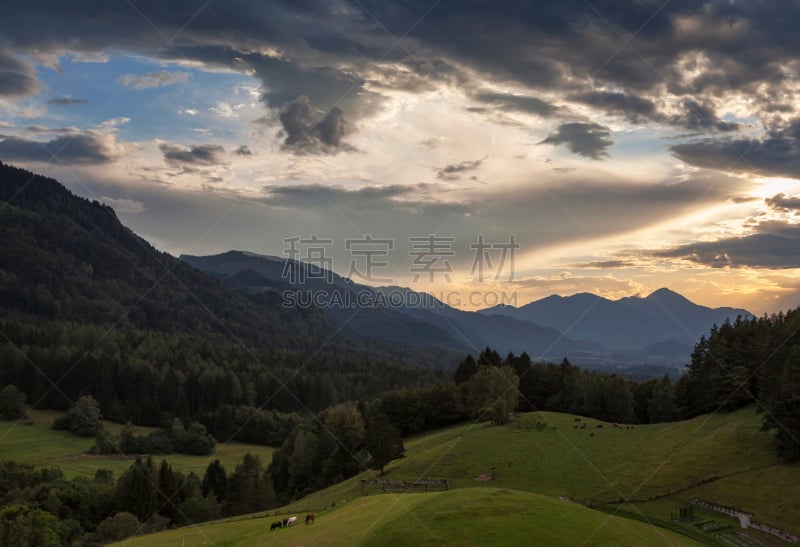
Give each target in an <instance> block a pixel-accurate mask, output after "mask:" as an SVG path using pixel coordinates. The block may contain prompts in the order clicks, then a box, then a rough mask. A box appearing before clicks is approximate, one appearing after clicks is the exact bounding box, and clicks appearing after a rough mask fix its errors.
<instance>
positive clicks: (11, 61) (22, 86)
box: [0, 49, 39, 97]
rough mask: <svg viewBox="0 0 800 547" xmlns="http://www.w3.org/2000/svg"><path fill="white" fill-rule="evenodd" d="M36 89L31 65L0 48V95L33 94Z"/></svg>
mask: <svg viewBox="0 0 800 547" xmlns="http://www.w3.org/2000/svg"><path fill="white" fill-rule="evenodd" d="M38 90H39V84H38V82H37V81H36V69H34V67H33V65H31V64H30V63H28V62H25V61H22V60H21V59H19V58H17V57H15V56H14V55H12V54H11V53H9V52H8V51H5V50H3V49H0V97H2V96H10V97H13V96H18V95H33V94H34V93H36V92H37V91H38Z"/></svg>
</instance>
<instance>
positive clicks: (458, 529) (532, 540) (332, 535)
mask: <svg viewBox="0 0 800 547" xmlns="http://www.w3.org/2000/svg"><path fill="white" fill-rule="evenodd" d="M316 516H317V519H316V522H315V524H313V525H309V526H304V525H303V524H302V522H301V523H300V524H299V525H298V526H295V527H291V528H288V529H281V530H275V531H273V532H270V531H269V525H270V523H271V522H273V521H274V520H277V518H278V517H274V516H273V517H269V516H267V517H262V518H254V519H247V520H240V521H232V522H220V523H212V524H208V525H204V526H195V527H190V528H183V529H177V530H171V531H168V532H162V533H160V534H154V535H150V536H142V537H138V538H133V539H130V540H128V541H126V542H121V543H119V544H117V545H120V546H121V545H126V546H129V547H138V546H148V547H149V546H154V547H161V546H173V545H174V546H181V547H183V546H192V545H217V546H220V547H222V546H224V547H239V546H241V547H244V546H250V545H297V546H300V545H326V546H331V547H335V546H355V545H364V546H376V547H380V546H384V545H415V546H426V545H429V546H439V545H486V546H491V545H498V546H499V545H503V546H505V545H653V546H655V545H675V546H680V545H698V544H699V543H697V542H695V541H693V540H691V539H690V538H687V537H684V536H680V535H678V534H675V533H673V532H670V531H668V530H664V529H662V528H657V527H652V526H649V525H647V524H644V523H641V522H637V521H634V520H630V519H625V518H620V517H613V516H610V515H607V514H604V513H601V512H599V511H594V510H591V509H587V508H585V507H582V506H580V505H577V504H573V503H566V502H563V501H559V500H556V499H553V498H549V497H545V496H540V495H537V494H532V493H530V492H521V491H518V490H506V489H498V488H464V489H460V490H451V491H449V492H437V493H429V494H402V495H380V496H364V497H360V498H356V499H354V500H352V501H350V502H348V503H347V504H345V505H342V506H338V507H336V508H335V509H331V510H329V511H327V512H325V513H318V514H317V515H316ZM302 518H303V514H299V515H298V520H301V519H302Z"/></svg>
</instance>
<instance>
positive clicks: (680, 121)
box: [670, 99, 739, 132]
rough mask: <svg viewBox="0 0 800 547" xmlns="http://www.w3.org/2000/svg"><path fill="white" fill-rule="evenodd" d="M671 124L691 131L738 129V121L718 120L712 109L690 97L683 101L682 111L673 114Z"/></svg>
mask: <svg viewBox="0 0 800 547" xmlns="http://www.w3.org/2000/svg"><path fill="white" fill-rule="evenodd" d="M670 121H671V123H672V124H673V125H678V126H681V127H685V128H686V129H690V130H692V131H709V130H715V131H722V132H727V131H736V130H737V129H739V124H738V123H730V122H725V121H722V120H720V119H719V118H718V117H717V114H716V113H715V112H714V109H713V108H712V107H711V106H709V105H707V104H701V103H698V102H697V101H694V100H692V99H686V100H685V101H683V113H682V114H680V115H678V116H674V117H673V118H672V119H671V120H670Z"/></svg>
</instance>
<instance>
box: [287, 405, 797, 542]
mask: <svg viewBox="0 0 800 547" xmlns="http://www.w3.org/2000/svg"><path fill="white" fill-rule="evenodd" d="M573 418H574V417H573V416H571V415H568V414H556V413H549V412H542V413H531V414H527V415H523V416H522V417H521V418H520V420H519V422H518V423H517V424H516V427H509V426H506V427H491V426H488V425H485V424H479V425H460V426H455V427H451V428H447V429H443V430H439V431H435V432H432V433H428V434H425V435H421V436H419V437H416V438H413V439H410V440H409V441H408V442H406V449H407V451H406V452H407V457H406V458H403V459H402V460H398V461H396V462H393V463H392V464H390V465H389V466H388V468H387V474H388V478H391V479H413V478H416V477H420V476H428V477H445V478H448V479H450V482H451V487H454V488H462V487H470V486H481V485H490V486H496V487H505V488H514V489H518V490H526V491H530V492H537V493H541V494H546V495H550V496H569V497H571V498H573V499H575V500H585V501H600V500H613V499H618V498H620V497H635V498H642V497H647V496H654V495H662V494H667V493H669V492H672V491H675V490H678V489H680V488H685V487H690V486H692V485H696V484H699V483H700V482H701V481H703V480H705V479H709V478H713V477H719V476H722V475H728V474H731V473H737V472H740V471H745V470H748V469H754V468H759V467H763V466H771V467H768V468H766V469H762V470H755V471H750V472H745V473H742V474H738V475H734V476H730V477H728V478H723V479H720V480H717V481H713V482H709V483H706V484H700V485H699V486H696V487H694V488H688V489H687V490H685V491H683V492H679V493H675V494H672V495H670V496H669V497H668V498H667V499H665V500H664V504H665V505H663V506H659V510H658V512H657V513H655V514H654V516H657V517H658V518H661V519H668V518H669V513H670V511H671V510H677V509H678V508H679V507H680V505H681V504H684V503H688V502H689V501H690V500H691V499H692V498H694V497H699V498H703V499H707V500H710V501H713V502H715V503H719V504H722V505H729V506H735V507H739V508H742V509H744V510H746V511H750V512H752V513H753V514H754V515H755V516H754V518H755V519H756V520H760V521H762V522H767V523H769V524H773V525H776V526H780V527H782V528H785V529H788V530H792V531H795V532H800V518H799V517H798V515H800V496H798V495H797V493H796V487H795V485H797V484H800V465H792V466H789V465H783V464H779V462H778V459H777V458H776V456H775V454H774V451H773V449H772V434H771V433H765V432H762V431H760V430H759V426H760V417H759V416H758V415H756V414H755V412H754V410H753V409H752V408H745V409H742V410H740V411H738V412H735V413H732V414H717V415H708V416H700V417H698V418H695V419H693V420H688V421H685V422H678V423H674V424H656V425H648V426H636V427H635V428H634V429H622V430H618V429H615V428H613V427H611V426H610V425H609V424H604V427H603V429H602V430H600V429H596V428H595V427H594V426H595V425H596V424H598V423H600V422H598V421H597V420H586V421H587V424H588V425H587V429H585V430H580V429H573V425H574V422H573ZM537 422H541V423H543V424H547V426H548V429H545V430H542V431H540V430H537V429H535V428H532V429H526V428H525V426H526V425H527V426H530V425H535V424H536V423H537ZM520 426H521V427H520ZM550 426H555V427H556V429H555V430H552V429H549V427H550ZM590 433H594V435H590ZM492 467H495V469H496V480H495V481H494V482H489V483H481V482H478V481H475V480H474V479H475V477H477V476H478V475H480V474H482V473H490V472H491V468H492ZM374 476H375V473H374V472H367V473H363V474H362V475H359V476H358V477H355V478H353V479H350V480H348V481H345V482H344V483H341V484H338V485H335V486H333V487H331V488H329V489H326V490H323V491H321V492H317V493H315V494H312V495H311V496H308V497H306V498H304V499H302V500H300V501H299V502H296V503H295V504H293V505H292V506H290V508H315V507H316V508H321V507H329V506H330V505H331V504H332V503H334V502H335V503H337V504H338V503H342V502H343V501H344V500H347V499H350V498H352V497H353V496H356V495H358V494H359V485H358V479H361V478H371V477H374ZM643 507H646V508H649V507H650V506H649V505H648V504H644V505H643ZM634 510H636V509H635V508H634ZM645 512H647V511H645Z"/></svg>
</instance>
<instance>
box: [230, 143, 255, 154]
mask: <svg viewBox="0 0 800 547" xmlns="http://www.w3.org/2000/svg"><path fill="white" fill-rule="evenodd" d="M233 153H234V154H236V155H237V156H252V155H253V151H252V150H250V148H248V146H247V145H246V144H243V145H241V146H240V147H239V148H237V149H236V150H235V151H234V152H233Z"/></svg>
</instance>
